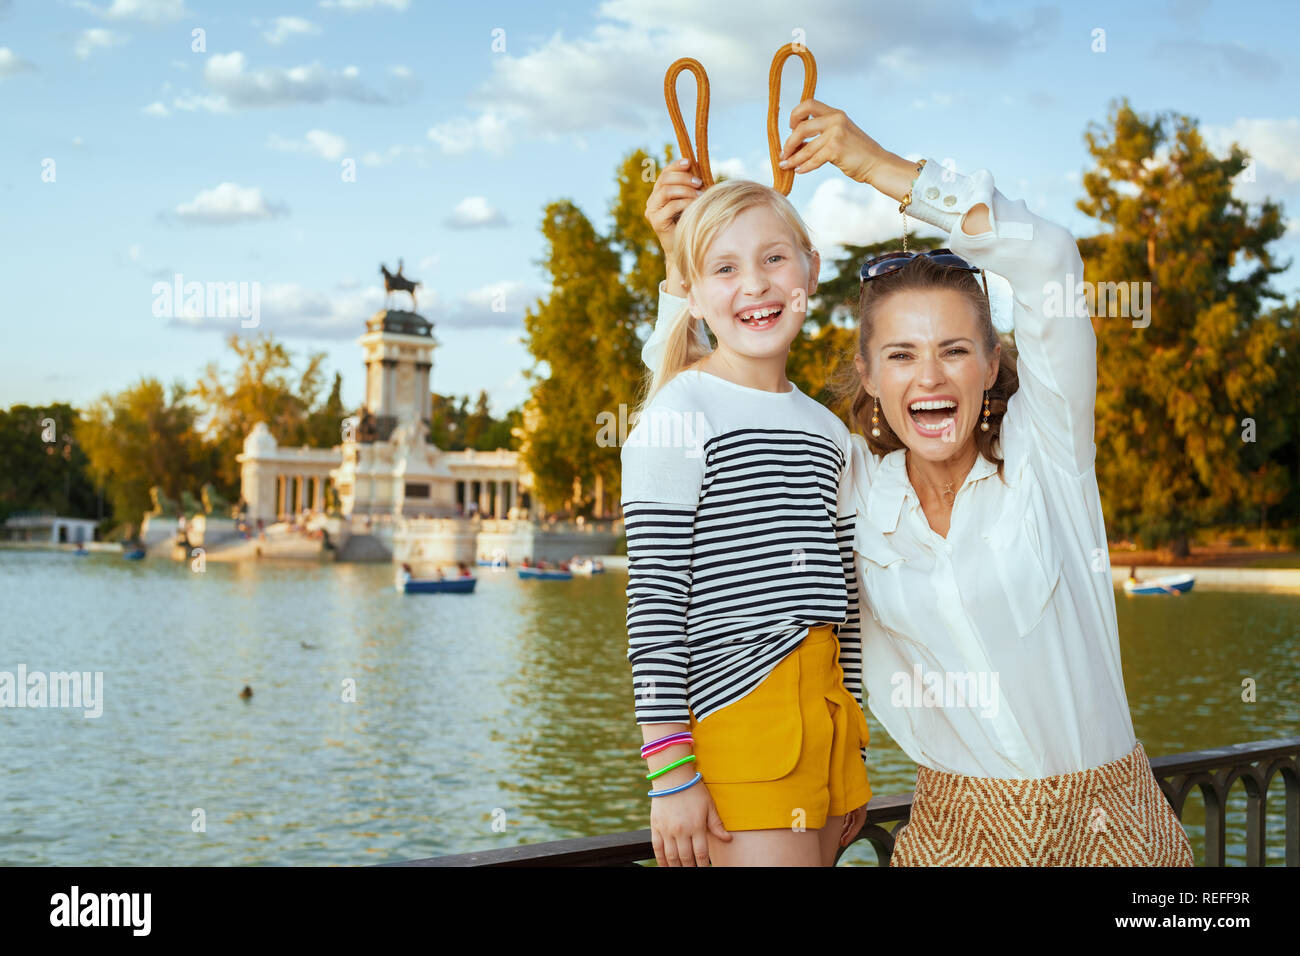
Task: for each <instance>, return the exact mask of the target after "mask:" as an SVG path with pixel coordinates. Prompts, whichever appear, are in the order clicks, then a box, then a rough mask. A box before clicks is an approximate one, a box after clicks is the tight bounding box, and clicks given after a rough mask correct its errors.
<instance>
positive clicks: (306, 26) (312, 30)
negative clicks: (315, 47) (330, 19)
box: [262, 17, 320, 46]
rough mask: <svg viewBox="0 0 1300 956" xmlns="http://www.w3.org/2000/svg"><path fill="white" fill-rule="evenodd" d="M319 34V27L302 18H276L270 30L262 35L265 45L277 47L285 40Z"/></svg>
mask: <svg viewBox="0 0 1300 956" xmlns="http://www.w3.org/2000/svg"><path fill="white" fill-rule="evenodd" d="M317 33H320V27H318V26H316V24H314V23H312V22H311V21H310V20H304V19H303V18H302V17H276V18H275V21H274V23H273V24H272V26H271V29H269V30H266V31H265V32H263V33H262V37H263V39H265V40H266V42H267V43H270V44H273V45H275V46H279V45H280V44H281V43H283V42H284V41H285V40H287V39H289V38H290V37H295V36H311V35H313V34H317Z"/></svg>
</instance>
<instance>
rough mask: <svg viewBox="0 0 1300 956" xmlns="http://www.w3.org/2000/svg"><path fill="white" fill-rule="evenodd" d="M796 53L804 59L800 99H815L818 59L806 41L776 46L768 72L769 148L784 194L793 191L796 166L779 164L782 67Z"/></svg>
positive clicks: (779, 188)
mask: <svg viewBox="0 0 1300 956" xmlns="http://www.w3.org/2000/svg"><path fill="white" fill-rule="evenodd" d="M796 54H797V55H798V56H799V58H800V59H801V60H803V96H802V97H800V99H799V102H801V103H802V102H803V101H804V100H810V99H812V98H813V92H814V91H815V90H816V89H817V61H816V60H814V59H813V55H812V51H811V50H809V49H808V48H807V47H806V46H804V45H803V44H800V45H799V46H798V47H797V48H796V47H795V45H794V44H793V43H787V44H786V45H785V46H783V47H781V49H779V50H777V51H776V56H774V57H772V69H771V71H770V72H769V73H768V76H767V148H768V152H769V153H771V155H772V188H773V189H776V190H777V191H779V192H780V193H781V194H782V195H785V196H788V195H790V189H791V187H793V186H794V167H793V166H791V167H788V168H786V169H782V168H781V167H780V166H778V165H777V163H779V162H780V161H781V129H780V123H779V120H780V116H779V114H780V112H781V68H782V67H783V66H784V64H785V61H786V60H787V59H789V58H790V57H791V56H793V55H796Z"/></svg>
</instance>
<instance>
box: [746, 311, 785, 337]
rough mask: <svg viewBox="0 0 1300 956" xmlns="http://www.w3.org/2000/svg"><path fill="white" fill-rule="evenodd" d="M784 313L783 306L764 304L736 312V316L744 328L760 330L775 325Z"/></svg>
mask: <svg viewBox="0 0 1300 956" xmlns="http://www.w3.org/2000/svg"><path fill="white" fill-rule="evenodd" d="M784 313H785V307H784V306H780V305H766V306H760V307H759V308H756V309H746V310H745V311H744V312H737V313H736V318H737V319H739V320H740V324H741V325H743V326H745V328H748V329H755V330H757V331H762V330H763V329H770V328H771V327H772V326H774V325H776V323H777V322H779V321H780V320H781V316H782V315H783V314H784Z"/></svg>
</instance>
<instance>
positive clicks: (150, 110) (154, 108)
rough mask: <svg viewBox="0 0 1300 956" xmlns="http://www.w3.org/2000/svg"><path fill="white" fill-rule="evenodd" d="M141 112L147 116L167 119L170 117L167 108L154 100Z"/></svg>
mask: <svg viewBox="0 0 1300 956" xmlns="http://www.w3.org/2000/svg"><path fill="white" fill-rule="evenodd" d="M140 112H142V113H144V114H145V115H146V116H158V117H166V116H169V115H170V113H169V111H168V109H167V107H166V106H164V105H163V104H162V103H161V102H160V101H159V100H154V101H153V102H152V103H150V104H149V105H148V106H145V107H142V108H141V110H140Z"/></svg>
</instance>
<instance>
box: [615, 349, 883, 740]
mask: <svg viewBox="0 0 1300 956" xmlns="http://www.w3.org/2000/svg"><path fill="white" fill-rule="evenodd" d="M622 460H623V497H622V504H623V517H624V522H625V526H626V530H627V554H628V585H627V599H628V604H627V629H628V659H629V661H630V662H631V664H632V679H633V685H634V690H635V708H636V719H637V723H642V724H644V723H669V722H681V723H688V722H689V714H688V708H689V710H690V712H693V713H694V714H695V717H696V719H697V720H701V721H702V720H704V719H705V718H707V717H708V716H709V714H711V713H713V712H715V711H717V710H719V709H720V708H722V707H725V706H726V705H727V704H730V703H732V702H734V701H736V700H739V699H740V698H741V697H744V696H745V695H746V694H748V693H749V692H750V691H752V690H753V689H754V688H755V687H757V686H758V685H759V684H760V683H762V681H763V679H764V678H766V677H767V676H768V674H770V673H771V672H772V670H773V668H775V667H776V665H777V664H778V663H780V661H781V660H782V659H783V658H784V657H785V656H786V655H787V654H789V653H790V652H791V651H792V650H794V649H795V648H796V647H797V646H798V645H799V643H800V642H801V641H802V640H803V638H804V636H805V634H806V633H807V630H808V628H809V627H811V626H813V625H815V624H819V623H828V624H835V625H838V629H837V632H838V637H839V641H840V666H841V667H842V669H843V671H844V680H845V686H846V687H847V688H848V690H849V691H850V693H852V694H853V695H854V696H855V697H857V699H858V702H859V704H861V702H862V642H861V634H860V630H859V622H858V594H857V578H856V572H855V568H854V560H853V530H854V514H855V512H854V511H852V510H851V509H849V508H848V507H847V502H849V501H850V500H851V490H852V479H851V477H850V475H849V473H848V472H849V464H850V462H851V461H852V460H853V459H852V455H851V454H850V445H849V431H848V429H847V428H846V427H845V426H844V423H843V422H841V421H840V420H839V419H838V418H837V417H836V416H835V415H834V414H833V413H832V412H830V411H829V410H828V409H826V408H825V407H823V406H822V405H820V404H818V403H817V402H816V401H814V400H813V399H811V398H809V397H808V396H807V395H805V394H803V392H801V391H800V390H799V389H798V388H797V387H794V388H793V390H792V391H789V392H785V393H776V392H766V391H763V390H761V389H755V388H748V387H746V386H743V385H738V384H735V383H733V382H729V381H727V380H725V379H722V378H719V377H717V376H716V375H713V374H711V373H708V372H703V371H698V370H691V371H685V372H682V373H680V374H678V375H677V376H676V377H675V378H673V379H672V380H671V381H669V382H668V383H667V384H666V385H664V387H663V388H662V389H660V391H659V392H658V393H657V394H656V395H655V397H654V399H653V400H652V401H651V403H650V405H649V406H648V407H647V408H646V410H645V411H644V412H643V414H642V415H641V417H640V418H639V419H638V420H637V422H636V425H635V426H634V427H633V429H632V431H631V433H630V434H629V435H628V437H627V440H626V441H625V442H624V445H623V449H622Z"/></svg>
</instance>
